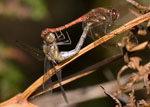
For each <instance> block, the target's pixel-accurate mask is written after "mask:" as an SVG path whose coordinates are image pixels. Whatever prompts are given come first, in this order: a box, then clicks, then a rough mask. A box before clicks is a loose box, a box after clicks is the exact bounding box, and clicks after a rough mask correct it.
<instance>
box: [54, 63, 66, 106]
mask: <svg viewBox="0 0 150 107" xmlns="http://www.w3.org/2000/svg"><path fill="white" fill-rule="evenodd" d="M52 64H53V66H55V65H56V64H54V63H53V62H52ZM56 76H57V78H58V83H59V85H60V89H61V92H62V95H63V97H64V99H65V101H66V103H68V99H67V96H66V93H65V90H64V88H63V86H62V84H61V81H62V70H61V69H59V70H58V71H57V72H56Z"/></svg>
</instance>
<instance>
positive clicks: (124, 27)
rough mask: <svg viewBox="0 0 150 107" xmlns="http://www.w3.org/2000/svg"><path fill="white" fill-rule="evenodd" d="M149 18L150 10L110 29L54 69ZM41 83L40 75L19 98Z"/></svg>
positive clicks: (27, 94)
mask: <svg viewBox="0 0 150 107" xmlns="http://www.w3.org/2000/svg"><path fill="white" fill-rule="evenodd" d="M149 19H150V12H149V13H146V14H144V15H142V16H139V17H138V18H136V19H134V20H132V21H130V22H128V23H126V24H125V25H123V26H121V27H119V28H117V29H115V30H114V31H112V32H111V33H109V34H107V35H105V36H103V37H101V38H99V39H98V40H96V41H95V42H93V43H91V44H89V45H88V46H86V47H85V48H83V49H82V50H80V51H79V53H78V54H76V55H75V56H74V57H72V58H71V59H69V60H67V61H66V62H64V63H61V64H59V65H57V66H55V69H56V70H58V69H60V68H62V67H64V66H65V65H67V64H69V63H70V62H72V61H73V60H75V59H76V58H78V57H79V56H81V55H82V54H84V53H86V52H88V51H89V50H91V49H93V48H95V47H96V46H98V45H100V44H102V43H104V42H106V41H107V40H109V39H111V38H113V37H115V36H116V35H118V34H120V33H122V32H124V31H127V30H129V29H131V28H132V27H134V26H136V25H138V24H140V23H142V22H144V21H147V20H149ZM55 73H56V72H55V70H54V69H53V68H52V69H50V70H49V71H48V72H47V74H46V76H45V77H46V80H47V79H49V78H51V77H52V76H53V75H54V74H55ZM42 84H43V76H41V77H40V78H39V79H38V80H37V81H35V82H34V83H33V84H32V85H31V86H30V87H29V88H27V89H26V90H25V91H24V92H23V93H22V95H21V99H27V98H28V97H29V96H30V95H31V94H32V93H33V92H34V91H35V90H36V89H37V88H38V87H39V86H41V85H42Z"/></svg>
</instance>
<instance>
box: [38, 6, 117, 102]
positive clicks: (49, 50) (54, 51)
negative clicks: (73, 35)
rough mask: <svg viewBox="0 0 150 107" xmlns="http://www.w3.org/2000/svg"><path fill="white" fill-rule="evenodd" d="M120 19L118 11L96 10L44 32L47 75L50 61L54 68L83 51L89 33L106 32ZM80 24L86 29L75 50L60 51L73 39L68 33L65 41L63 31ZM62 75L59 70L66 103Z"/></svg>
mask: <svg viewBox="0 0 150 107" xmlns="http://www.w3.org/2000/svg"><path fill="white" fill-rule="evenodd" d="M118 17H119V13H118V11H117V10H116V9H106V8H96V9H93V10H91V11H90V12H88V13H87V14H85V15H83V16H81V17H79V18H78V19H76V20H74V21H72V22H70V23H68V24H66V25H64V26H61V27H58V28H47V29H46V30H44V31H43V32H42V34H41V37H42V38H43V40H44V44H43V52H44V54H45V61H44V69H45V70H44V72H45V73H46V72H47V70H48V69H46V68H47V63H48V62H49V61H51V63H52V65H53V67H54V66H55V65H57V64H58V63H60V62H62V61H64V60H66V59H68V58H70V57H72V56H73V55H75V54H77V53H78V52H79V50H80V49H81V47H82V45H83V43H84V41H85V39H86V37H87V35H88V33H89V31H91V32H92V31H93V29H94V28H98V27H100V26H103V28H104V29H103V30H104V32H105V31H106V29H107V27H109V26H112V25H113V23H114V21H115V20H116V19H118ZM80 22H82V23H84V24H85V27H84V29H83V33H82V35H81V37H80V40H79V42H78V43H77V45H76V47H75V49H73V50H70V51H59V48H58V45H67V44H71V39H70V37H69V35H68V33H67V36H68V40H65V39H66V37H65V35H64V34H63V33H62V32H61V31H62V30H64V29H67V28H69V27H71V26H73V25H75V24H77V23H80ZM57 32H60V35H58V33H57ZM97 34H98V33H95V35H93V34H92V35H93V36H97ZM64 40H65V41H64ZM61 74H62V71H61V70H58V71H57V72H56V76H57V78H58V82H59V84H60V88H61V91H62V94H63V97H64V99H65V101H66V102H68V100H67V97H66V94H65V91H64V88H63V87H62V85H61V81H62V77H61ZM44 82H45V81H44Z"/></svg>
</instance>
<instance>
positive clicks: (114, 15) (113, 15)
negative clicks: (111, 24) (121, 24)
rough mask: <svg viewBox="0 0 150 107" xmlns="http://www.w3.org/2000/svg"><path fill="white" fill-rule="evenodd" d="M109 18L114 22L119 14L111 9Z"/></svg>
mask: <svg viewBox="0 0 150 107" xmlns="http://www.w3.org/2000/svg"><path fill="white" fill-rule="evenodd" d="M111 17H112V20H113V21H115V20H116V19H118V18H119V12H118V11H117V10H116V9H112V10H111Z"/></svg>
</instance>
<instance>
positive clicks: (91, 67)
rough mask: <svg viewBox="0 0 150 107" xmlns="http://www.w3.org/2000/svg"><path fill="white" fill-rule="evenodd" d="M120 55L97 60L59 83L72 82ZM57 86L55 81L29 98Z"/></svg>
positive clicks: (118, 57)
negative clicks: (51, 85)
mask: <svg viewBox="0 0 150 107" xmlns="http://www.w3.org/2000/svg"><path fill="white" fill-rule="evenodd" d="M122 56H123V55H122V54H121V53H119V54H117V55H114V56H111V57H109V58H107V59H104V60H102V61H100V62H98V63H96V64H94V65H92V66H90V67H88V68H85V69H83V70H81V71H80V72H77V73H75V74H72V75H71V76H68V77H66V78H64V79H63V81H62V82H61V84H62V85H65V84H67V83H70V82H72V81H74V80H77V79H79V78H81V77H84V76H86V75H89V74H91V73H93V72H95V71H96V69H97V68H99V67H103V66H106V65H107V64H109V63H111V62H114V61H116V60H118V59H120V58H122ZM58 87H59V83H58V82H55V83H54V85H53V87H50V88H48V89H46V90H44V91H42V92H39V93H37V94H35V95H34V96H32V97H31V99H32V98H35V97H36V96H39V95H41V94H44V93H46V92H48V91H50V90H52V89H55V88H58Z"/></svg>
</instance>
